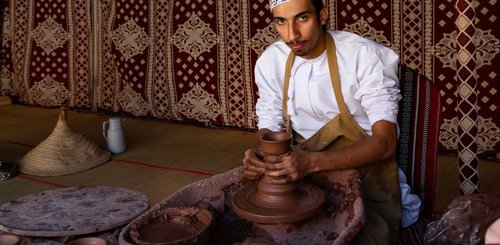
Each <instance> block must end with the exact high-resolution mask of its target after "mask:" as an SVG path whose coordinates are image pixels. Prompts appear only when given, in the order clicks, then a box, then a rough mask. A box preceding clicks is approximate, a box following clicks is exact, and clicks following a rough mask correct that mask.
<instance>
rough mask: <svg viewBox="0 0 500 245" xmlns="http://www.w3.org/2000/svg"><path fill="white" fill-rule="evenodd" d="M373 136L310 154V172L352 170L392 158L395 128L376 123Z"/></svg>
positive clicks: (394, 146) (386, 123)
mask: <svg viewBox="0 0 500 245" xmlns="http://www.w3.org/2000/svg"><path fill="white" fill-rule="evenodd" d="M377 123H378V125H376V126H374V127H375V128H374V129H375V130H374V133H373V135H371V136H367V137H366V138H364V139H362V140H361V141H359V142H356V143H353V144H352V145H349V146H346V147H343V148H340V149H335V150H331V151H330V150H327V151H322V152H310V153H309V156H308V162H309V163H308V164H309V166H310V167H309V169H310V172H317V171H321V170H337V169H354V168H359V167H362V166H365V165H369V164H372V163H374V162H378V161H381V160H384V159H387V158H391V157H393V156H394V154H395V152H396V147H397V135H396V127H395V125H394V124H392V123H390V122H386V121H385V122H382V123H379V122H377Z"/></svg>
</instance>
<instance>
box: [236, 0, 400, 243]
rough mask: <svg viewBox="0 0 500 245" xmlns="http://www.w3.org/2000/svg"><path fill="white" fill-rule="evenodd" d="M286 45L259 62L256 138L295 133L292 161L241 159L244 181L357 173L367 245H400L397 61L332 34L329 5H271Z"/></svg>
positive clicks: (364, 42) (282, 0) (315, 0)
mask: <svg viewBox="0 0 500 245" xmlns="http://www.w3.org/2000/svg"><path fill="white" fill-rule="evenodd" d="M269 4H270V7H271V11H272V14H273V20H274V25H275V29H276V30H277V32H278V33H279V35H280V36H281V39H282V40H280V41H277V42H276V43H274V44H272V45H271V46H270V47H269V48H267V49H266V51H265V52H264V53H263V54H262V56H261V57H260V58H259V59H258V61H257V63H256V66H255V82H256V84H257V86H258V88H259V100H258V101H257V105H256V113H257V116H258V117H259V123H258V127H259V130H258V131H257V136H258V137H260V136H261V135H263V134H264V133H266V132H270V131H282V130H287V131H289V132H290V133H292V134H293V136H294V142H295V144H297V145H296V146H294V147H293V149H292V151H291V153H290V154H287V155H284V156H280V157H276V158H275V159H273V160H274V161H273V162H272V163H264V162H263V161H261V160H260V159H259V158H258V157H257V155H258V153H257V151H258V149H249V150H247V151H246V152H245V157H244V159H243V163H244V166H245V167H244V171H243V174H244V176H245V177H246V178H249V179H257V178H260V177H261V176H262V175H264V174H267V175H270V176H280V177H281V178H273V180H272V181H275V183H276V184H279V183H287V182H293V181H296V180H298V179H301V178H303V177H304V176H307V175H309V174H312V173H315V172H318V171H330V170H342V169H357V170H358V172H359V174H360V178H361V185H362V192H363V199H364V204H365V210H366V222H365V223H366V224H365V226H364V227H363V229H362V230H361V231H360V232H359V233H358V235H357V236H356V237H355V238H354V240H353V243H359V244H391V243H392V244H395V243H396V242H397V236H398V232H399V227H400V219H401V194H400V189H399V182H398V169H397V164H396V162H395V161H394V160H393V156H394V154H395V151H396V146H397V125H396V123H397V113H398V101H399V99H400V98H401V96H400V94H399V89H398V75H397V66H398V61H399V57H398V56H397V54H396V53H394V52H393V51H392V50H390V49H389V48H386V47H383V46H382V45H379V44H377V43H375V42H373V41H370V40H368V39H365V38H362V37H360V36H357V35H355V34H352V33H347V32H342V31H326V28H325V24H326V22H327V18H328V13H327V10H326V8H324V5H323V3H322V1H321V0H278V1H276V0H270V3H269Z"/></svg>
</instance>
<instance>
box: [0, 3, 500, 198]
mask: <svg viewBox="0 0 500 245" xmlns="http://www.w3.org/2000/svg"><path fill="white" fill-rule="evenodd" d="M467 3H468V4H469V9H471V10H472V11H474V13H475V23H474V28H475V34H474V37H470V38H469V39H470V41H471V42H470V43H473V44H474V45H473V46H474V50H473V51H472V50H470V52H471V53H470V55H472V57H471V58H473V59H471V60H474V61H475V68H474V69H475V74H476V77H475V85H474V84H473V85H472V86H470V84H469V89H471V90H472V91H471V93H470V94H469V95H472V96H474V97H476V98H475V99H474V98H473V97H470V96H469V95H464V94H463V92H464V88H466V87H465V86H464V85H466V83H464V82H463V81H464V80H463V78H461V75H460V77H459V76H458V75H457V71H458V72H459V74H462V73H461V71H459V70H458V69H460V68H459V67H457V58H458V59H459V60H460V59H461V58H462V56H460V53H459V52H458V53H457V42H459V40H457V37H458V35H459V34H458V33H457V28H456V23H459V22H457V21H456V20H457V19H458V18H460V16H461V15H460V14H459V13H460V11H458V12H456V11H455V1H449V0H435V1H432V0H377V1H373V0H367V1H347V0H328V1H327V8H328V9H329V16H330V20H329V26H330V27H332V28H334V29H339V30H346V31H351V32H355V33H358V34H361V35H363V36H365V37H367V38H370V39H373V40H375V41H377V42H380V43H382V44H384V45H386V46H389V47H391V48H392V49H394V50H395V51H396V52H398V53H399V54H400V57H401V63H402V64H403V65H406V66H408V67H410V68H413V69H414V70H416V71H417V72H418V73H420V74H424V75H425V76H426V77H428V78H429V79H430V80H431V81H433V83H434V85H435V86H436V87H437V88H438V89H439V93H440V94H441V96H442V98H443V100H442V101H443V118H444V120H443V123H442V125H441V126H440V141H439V142H440V145H439V149H441V150H450V151H457V150H458V147H459V145H461V146H464V148H463V149H466V150H460V151H461V155H460V159H461V160H460V161H461V162H462V163H465V164H461V166H462V168H461V172H462V177H464V179H469V180H470V181H471V182H464V183H469V184H465V185H464V184H463V185H462V189H464V188H465V189H474V188H477V186H476V184H477V178H476V177H475V175H476V173H477V168H476V166H475V165H474V164H475V163H474V162H475V161H476V160H475V158H476V157H477V156H476V154H477V153H496V152H500V126H499V125H500V113H498V110H500V108H499V107H498V105H500V93H499V86H498V82H497V81H498V78H499V75H498V65H497V66H495V65H493V64H500V55H499V53H500V39H499V38H500V28H494V27H495V26H499V25H500V18H499V17H500V1H467ZM94 5H95V6H94ZM267 5H268V1H267V0H227V1H225V0H224V1H223V0H216V1H214V0H210V1H201V0H194V1H171V0H159V1H143V0H139V1H125V0H106V1H88V0H87V1H85V0H75V1H69V0H37V1H28V0H16V1H13V0H11V1H8V3H7V4H6V8H5V11H6V12H5V14H4V18H3V44H2V54H3V55H2V60H1V62H2V68H1V73H0V75H1V78H0V81H1V82H0V93H1V94H2V95H5V94H7V95H12V96H13V97H15V98H16V99H17V100H18V101H19V102H21V103H25V104H30V105H40V106H48V107H55V106H60V105H62V104H66V105H68V106H69V107H72V108H75V107H76V108H96V109H99V110H104V111H114V112H124V113H129V114H132V115H135V116H145V117H154V118H159V119H164V120H175V121H182V122H186V123H202V124H204V125H206V126H229V127H238V128H246V129H255V127H256V120H257V119H256V117H255V101H256V99H257V98H258V92H257V90H256V87H255V85H254V83H253V74H252V73H253V67H254V63H255V60H256V59H257V57H258V56H259V54H260V53H261V52H262V51H263V49H264V48H265V47H266V46H267V45H268V44H270V43H272V42H274V41H275V40H276V39H277V38H278V36H277V34H276V33H275V32H274V31H273V27H272V25H271V24H270V23H271V14H270V12H269V9H268V6H267ZM91 11H93V14H92V12H91ZM466 31H468V30H466ZM458 50H463V49H461V48H459V49H458ZM461 67H464V66H461ZM471 71H472V70H471ZM473 101H475V102H473ZM466 107H470V108H466ZM474 113H475V114H477V115H474ZM466 120H469V122H466ZM470 125H475V126H474V127H471V128H468V127H470ZM459 128H460V129H459ZM470 129H472V130H477V132H474V131H470ZM467 131H468V133H466V132H467ZM471 142H474V143H472V145H471ZM474 144H477V146H475V145H474ZM476 148H477V149H476ZM461 149H462V148H461ZM464 166H466V167H464ZM470 184H472V186H473V187H472V188H471V187H470V186H471V185H470Z"/></svg>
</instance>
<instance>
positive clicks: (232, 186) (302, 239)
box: [119, 168, 364, 245]
mask: <svg viewBox="0 0 500 245" xmlns="http://www.w3.org/2000/svg"><path fill="white" fill-rule="evenodd" d="M306 181H310V182H311V183H314V184H316V185H317V186H319V187H321V188H322V189H323V190H324V191H325V195H326V199H327V200H326V205H325V208H324V210H322V212H321V213H320V214H318V215H316V216H315V217H313V218H311V219H308V220H304V221H300V222H296V223H293V224H254V223H252V222H249V221H247V220H244V219H242V218H240V217H239V216H238V215H237V214H236V213H235V212H234V211H233V208H232V198H233V196H234V195H235V194H236V193H237V192H238V191H239V190H240V189H241V188H243V187H244V186H247V185H252V184H255V183H254V182H250V181H247V180H245V179H242V178H241V168H237V169H234V170H231V171H228V172H226V173H222V174H219V175H216V176H213V177H211V178H208V179H205V180H201V181H198V182H195V183H193V184H191V185H188V186H186V187H184V188H182V189H181V190H179V191H177V192H176V193H174V194H173V195H171V196H169V197H167V198H166V199H164V200H163V201H161V202H160V203H158V204H157V205H155V206H154V207H152V208H151V209H149V210H148V211H146V212H145V213H144V214H142V215H141V216H140V217H139V218H137V219H136V220H134V221H132V222H131V223H130V224H129V225H127V226H125V228H124V229H123V230H122V231H121V232H120V236H119V241H120V244H124V245H128V244H134V242H133V241H132V239H131V238H130V234H129V232H130V227H131V226H132V225H133V224H134V222H136V221H138V220H141V219H144V217H146V218H147V217H154V214H155V213H156V212H157V211H158V210H161V209H165V208H169V207H180V206H196V207H201V208H205V209H207V210H209V211H210V212H212V215H213V218H214V224H213V229H211V232H210V238H209V241H208V243H207V244H257V243H258V244H272V243H277V244H348V242H349V241H350V239H351V238H352V237H353V236H354V235H355V234H356V232H357V231H358V230H359V229H360V228H361V227H362V225H363V222H364V212H363V208H362V205H363V204H362V201H361V195H360V183H359V177H358V175H357V173H356V172H355V171H340V172H330V173H324V174H321V175H316V176H314V177H313V178H310V179H307V180H306ZM256 242H257V243H256ZM159 244H161V243H159Z"/></svg>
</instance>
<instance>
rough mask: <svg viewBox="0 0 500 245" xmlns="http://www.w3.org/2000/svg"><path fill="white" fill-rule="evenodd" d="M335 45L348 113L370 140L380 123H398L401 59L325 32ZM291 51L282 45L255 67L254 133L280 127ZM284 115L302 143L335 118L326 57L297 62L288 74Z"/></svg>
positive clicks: (372, 45)
mask: <svg viewBox="0 0 500 245" xmlns="http://www.w3.org/2000/svg"><path fill="white" fill-rule="evenodd" d="M328 33H329V34H331V35H332V36H333V39H334V41H335V45H336V49H337V50H336V55H337V63H338V70H339V78H340V84H341V85H340V86H341V89H342V94H343V97H344V101H345V103H346V105H347V108H348V109H349V111H350V112H351V114H352V115H353V117H354V119H355V120H356V121H357V122H358V124H359V125H360V126H361V128H363V129H364V130H365V132H366V133H367V134H368V135H371V126H372V125H373V124H374V123H375V122H376V121H378V120H387V121H389V122H393V123H397V113H398V105H397V103H398V101H399V99H400V98H401V96H400V95H399V89H398V74H397V67H398V61H399V57H398V55H397V54H396V53H395V52H394V51H392V50H391V49H389V48H387V47H384V46H382V45H380V44H378V43H376V42H374V41H371V40H369V39H366V38H363V37H360V36H358V35H356V34H353V33H349V32H344V31H329V32H328ZM289 53H290V48H288V46H286V44H285V43H284V42H283V41H282V40H280V41H277V42H275V43H274V44H272V45H271V46H270V47H268V48H267V49H266V50H265V51H264V53H263V54H262V55H261V57H260V58H259V59H258V60H257V63H256V65H255V82H256V84H257V86H258V88H259V99H258V100H257V105H256V113H257V116H258V118H259V122H258V127H259V129H260V128H268V129H270V130H271V131H279V130H280V129H281V128H282V126H283V123H284V117H283V112H282V111H283V106H282V97H283V81H284V72H285V65H286V60H287V57H288V54H289ZM288 95H289V98H290V99H289V101H288V103H287V105H288V112H289V115H290V116H291V121H292V128H293V129H294V131H296V132H297V133H299V134H300V135H302V137H304V138H305V139H307V138H309V137H311V136H312V135H313V134H314V133H315V132H316V131H318V130H319V129H320V128H321V127H322V126H323V125H324V124H326V123H327V122H328V121H329V120H330V119H332V118H334V117H335V116H336V115H337V114H338V113H339V108H338V106H337V102H336V100H335V95H334V93H333V88H332V82H331V80H330V75H329V70H328V61H327V57H326V51H325V52H324V53H323V54H322V55H320V56H319V57H317V58H315V59H310V60H307V59H303V58H301V57H298V56H297V57H296V58H295V62H294V64H293V67H292V70H291V78H290V89H289V91H288Z"/></svg>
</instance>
